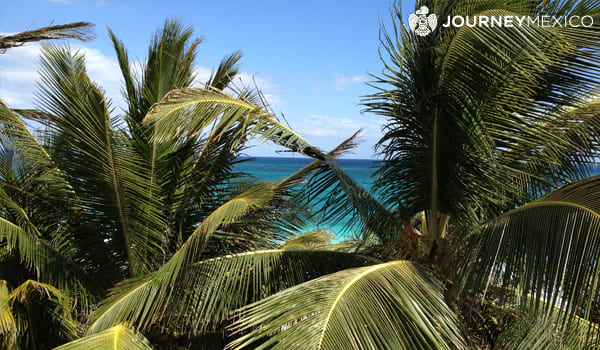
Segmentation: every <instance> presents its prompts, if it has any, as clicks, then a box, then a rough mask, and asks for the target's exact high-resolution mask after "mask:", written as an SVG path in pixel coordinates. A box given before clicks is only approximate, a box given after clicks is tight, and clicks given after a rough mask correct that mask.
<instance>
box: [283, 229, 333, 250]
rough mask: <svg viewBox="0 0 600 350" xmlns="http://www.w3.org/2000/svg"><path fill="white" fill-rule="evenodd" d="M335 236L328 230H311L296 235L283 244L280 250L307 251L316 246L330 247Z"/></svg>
mask: <svg viewBox="0 0 600 350" xmlns="http://www.w3.org/2000/svg"><path fill="white" fill-rule="evenodd" d="M332 238H333V235H332V233H331V231H328V230H321V229H316V230H311V231H307V232H304V233H302V234H299V235H296V236H294V237H292V238H290V239H288V240H286V241H285V242H283V243H281V245H280V246H279V248H280V249H306V248H313V247H315V246H321V245H328V244H329V243H331V239H332Z"/></svg>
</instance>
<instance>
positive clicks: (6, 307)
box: [0, 280, 18, 349]
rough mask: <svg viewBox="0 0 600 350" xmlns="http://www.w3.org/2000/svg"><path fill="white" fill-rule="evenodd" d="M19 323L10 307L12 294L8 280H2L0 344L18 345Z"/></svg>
mask: <svg viewBox="0 0 600 350" xmlns="http://www.w3.org/2000/svg"><path fill="white" fill-rule="evenodd" d="M17 331H18V329H17V324H16V322H15V317H14V316H13V313H12V310H11V307H10V296H9V290H8V285H7V282H6V281H4V280H0V339H2V341H1V342H0V345H2V346H3V347H4V348H7V349H8V348H11V347H15V346H16V341H17Z"/></svg>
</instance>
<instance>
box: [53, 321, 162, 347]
mask: <svg viewBox="0 0 600 350" xmlns="http://www.w3.org/2000/svg"><path fill="white" fill-rule="evenodd" d="M122 349H128V350H151V349H152V346H151V345H150V343H149V342H148V340H146V338H144V336H143V335H141V334H139V333H137V332H134V331H132V330H131V329H129V328H127V327H126V326H125V325H118V326H114V327H112V328H109V329H107V330H105V331H104V332H101V333H98V334H94V335H90V336H87V337H83V338H81V339H77V340H74V341H72V342H70V343H67V344H65V345H61V346H59V347H56V348H54V350H122Z"/></svg>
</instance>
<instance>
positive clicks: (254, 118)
mask: <svg viewBox="0 0 600 350" xmlns="http://www.w3.org/2000/svg"><path fill="white" fill-rule="evenodd" d="M183 111H186V112H187V113H182V112H183ZM145 122H146V123H152V124H153V125H155V128H156V133H155V135H154V139H153V141H155V142H159V143H160V142H165V141H167V140H171V139H173V138H175V137H177V136H180V135H195V134H198V133H200V132H202V131H203V130H205V129H206V128H207V127H209V126H211V125H212V123H215V125H214V126H212V129H213V130H218V131H219V132H225V131H226V130H228V129H229V128H230V127H231V126H232V125H234V124H237V123H241V124H242V125H244V126H245V127H244V128H243V129H242V131H243V132H244V134H240V135H238V137H237V138H236V140H237V143H242V142H244V141H245V140H246V138H247V137H255V138H257V139H258V140H259V141H260V140H262V141H266V140H271V141H273V142H274V143H275V144H278V145H281V146H284V147H287V148H290V149H292V150H294V151H296V152H300V153H303V154H307V155H309V156H318V155H320V154H322V152H321V151H319V150H318V149H316V148H315V147H314V146H312V145H311V144H310V143H309V142H308V141H306V140H305V139H304V138H302V137H301V136H300V135H298V134H297V133H295V132H294V131H292V130H291V129H290V128H289V127H287V126H286V125H284V124H283V123H281V122H280V121H279V120H277V118H275V116H273V115H270V114H268V113H267V112H265V111H264V110H263V109H262V108H260V107H258V106H256V105H255V104H253V103H252V102H250V101H246V100H244V99H243V98H236V97H233V96H230V95H228V94H226V93H224V92H222V91H218V90H216V89H212V88H211V89H197V88H186V89H180V90H174V91H171V92H170V93H169V94H168V95H167V96H165V98H164V99H163V100H162V101H161V103H159V104H157V105H155V106H154V107H153V108H152V109H151V110H150V111H149V112H148V115H147V116H146V118H145Z"/></svg>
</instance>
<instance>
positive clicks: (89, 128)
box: [39, 46, 164, 276]
mask: <svg viewBox="0 0 600 350" xmlns="http://www.w3.org/2000/svg"><path fill="white" fill-rule="evenodd" d="M41 65H42V73H41V77H42V83H41V84H40V95H39V103H40V105H41V107H42V108H43V109H45V110H46V111H48V112H49V113H50V114H52V115H55V116H56V119H55V120H49V122H50V123H49V126H50V129H51V130H52V139H51V142H50V144H49V147H50V148H51V154H52V157H53V159H54V160H55V161H56V162H57V164H58V165H59V167H60V169H61V170H62V172H63V173H64V174H65V176H66V177H67V178H68V179H69V183H71V184H72V186H73V188H75V189H76V191H77V192H76V193H77V196H78V198H81V199H82V200H83V199H85V206H86V207H87V208H91V210H90V212H89V215H88V216H87V218H86V219H87V220H86V221H88V222H87V223H86V224H87V225H89V226H90V227H96V228H99V227H102V228H104V230H105V231H104V232H103V234H104V235H105V236H107V239H108V241H110V242H111V243H112V245H113V246H112V247H108V246H107V245H106V242H108V241H104V242H105V243H104V244H105V246H97V249H98V250H99V252H98V253H99V254H106V251H107V250H110V249H111V248H112V249H114V252H115V255H117V256H119V255H120V257H122V258H123V260H124V261H123V260H122V261H120V263H121V264H123V265H125V266H127V267H128V269H129V272H130V274H131V275H133V276H135V275H137V274H139V273H143V272H147V271H150V270H152V267H154V266H155V264H156V261H155V258H156V255H157V254H159V252H160V243H159V240H160V238H161V235H162V231H161V229H162V227H163V226H164V224H163V219H162V218H161V216H160V213H159V212H158V210H159V208H160V205H159V199H158V197H157V195H156V193H157V191H153V190H152V189H153V184H152V182H151V179H150V178H149V176H148V174H147V173H145V172H144V171H143V162H142V160H141V159H139V157H137V156H136V155H135V153H134V152H132V150H131V149H129V148H128V147H127V146H126V145H127V143H126V142H125V141H124V136H123V134H122V133H121V132H119V131H118V130H115V129H114V124H115V122H114V121H113V120H112V119H111V118H110V115H109V111H110V104H109V102H108V101H106V100H105V99H104V96H103V95H102V91H101V90H100V89H99V88H98V87H97V86H95V85H94V84H93V83H92V82H91V81H90V79H89V78H88V76H87V74H86V72H85V61H84V57H83V56H82V55H80V54H78V53H75V54H73V53H71V52H70V50H69V49H68V48H64V47H63V48H59V47H52V46H47V47H45V48H44V51H43V55H42V60H41ZM100 244H102V243H100ZM134 249H135V253H134V252H133V250H134Z"/></svg>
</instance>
